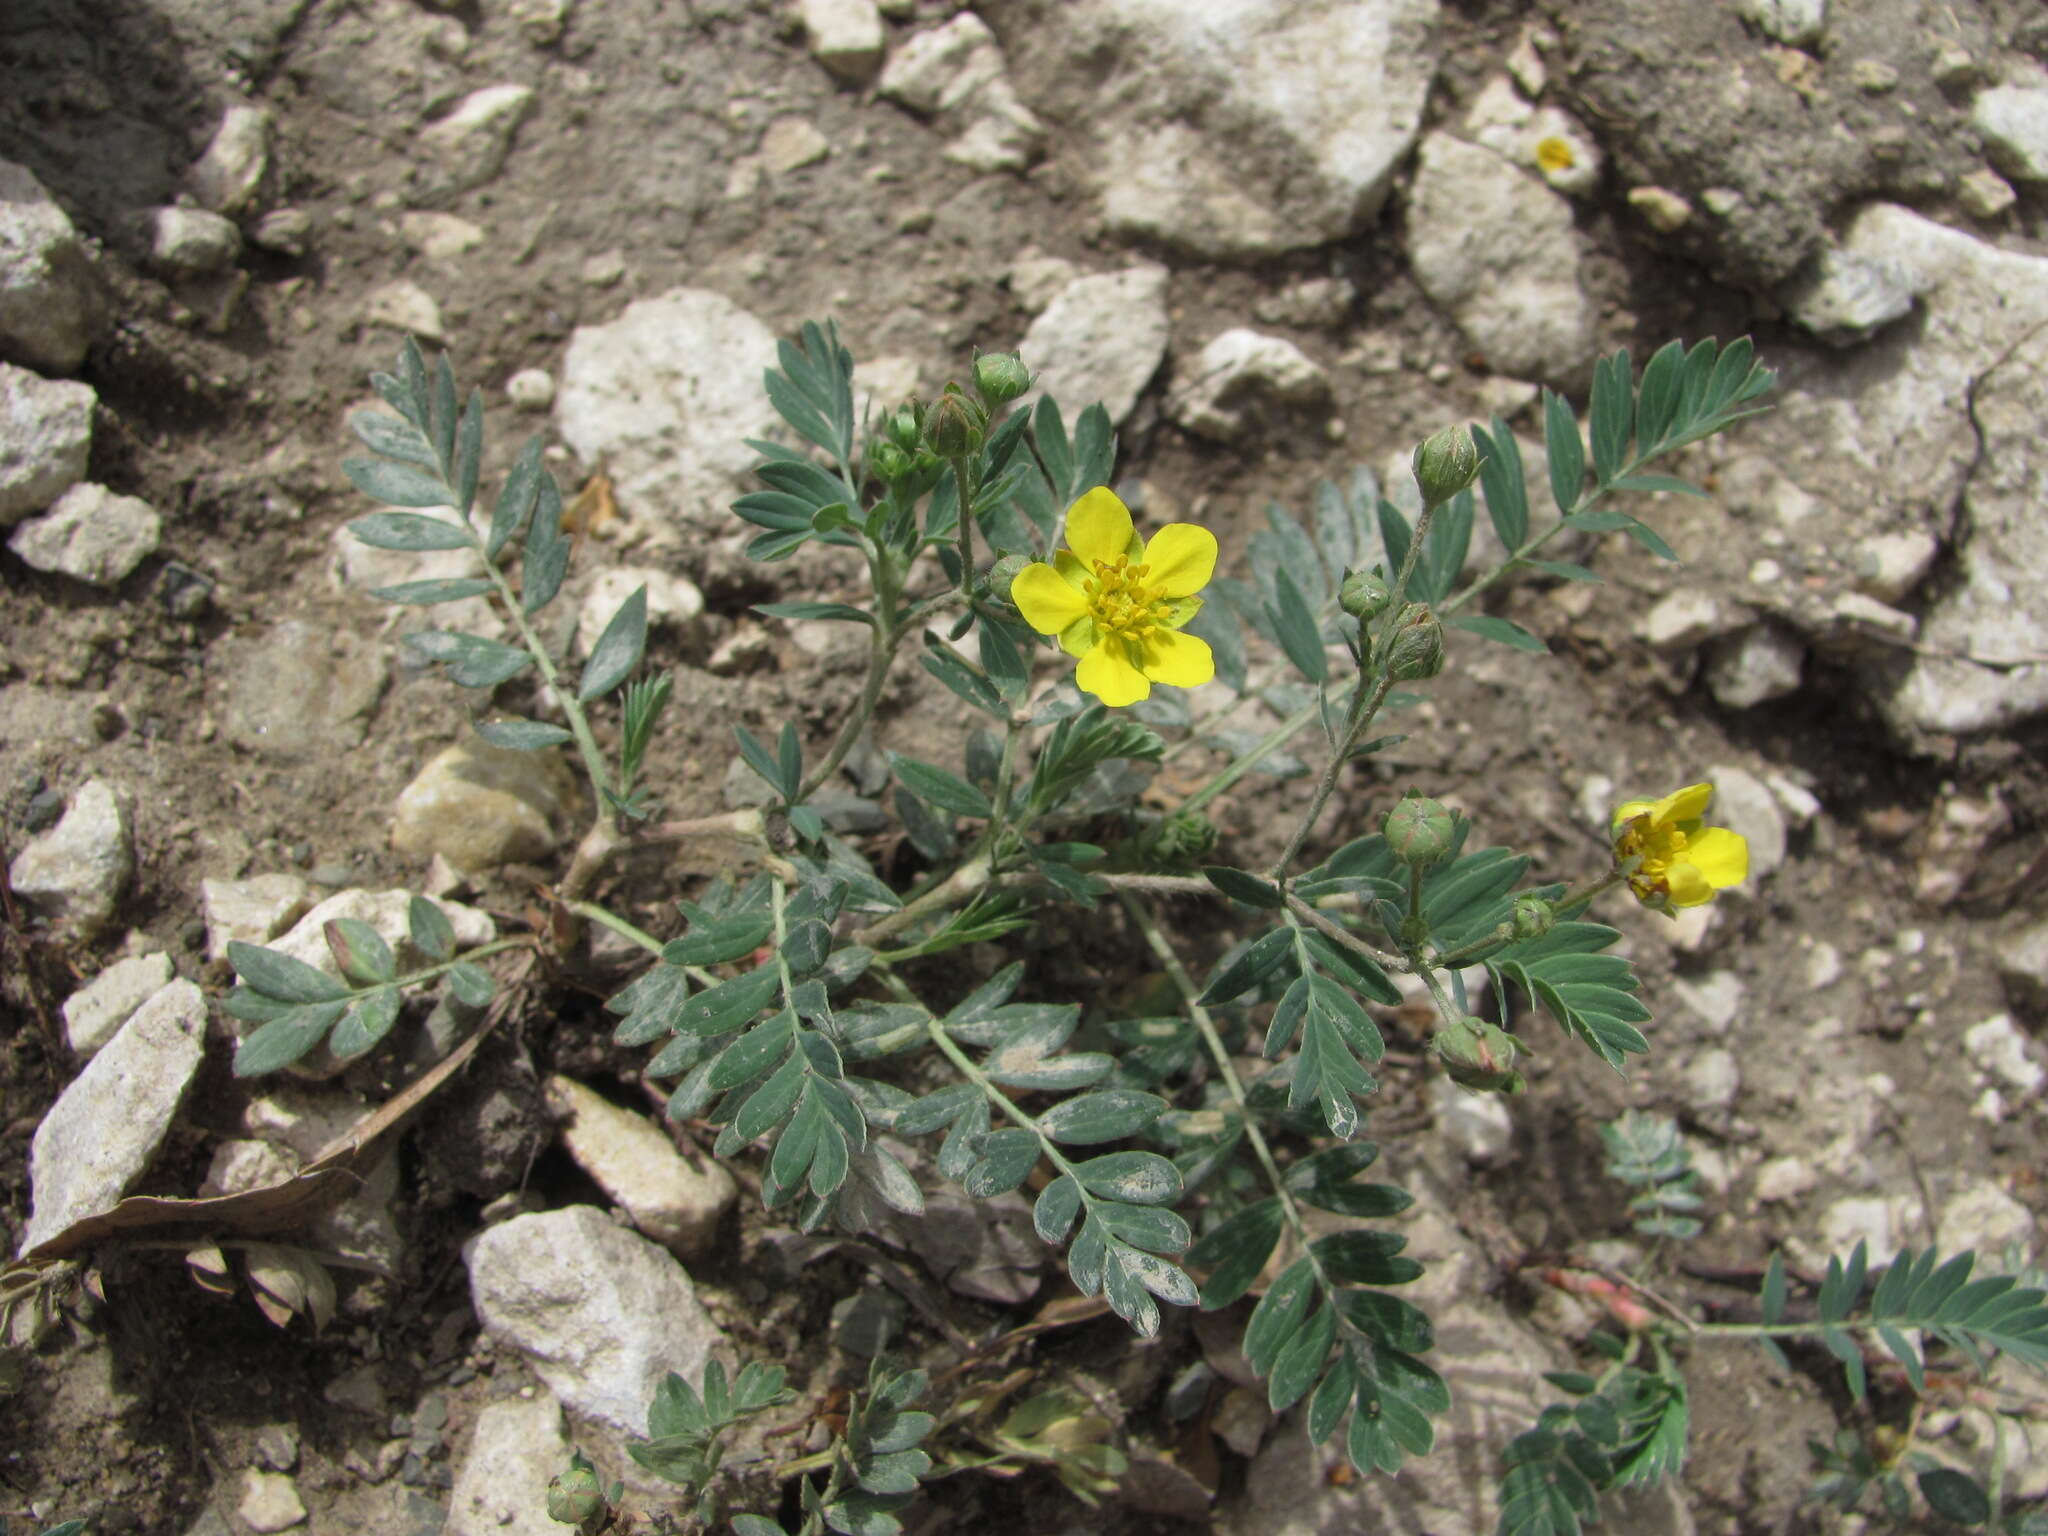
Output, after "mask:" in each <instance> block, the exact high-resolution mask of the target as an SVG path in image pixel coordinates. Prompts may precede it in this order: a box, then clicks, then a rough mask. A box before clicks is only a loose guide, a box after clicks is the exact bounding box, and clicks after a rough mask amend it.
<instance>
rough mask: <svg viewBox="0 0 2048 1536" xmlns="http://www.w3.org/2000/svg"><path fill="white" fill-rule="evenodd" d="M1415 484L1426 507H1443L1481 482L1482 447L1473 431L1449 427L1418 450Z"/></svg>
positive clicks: (1426, 441) (1415, 463) (1427, 440)
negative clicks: (1473, 435) (1468, 488)
mask: <svg viewBox="0 0 2048 1536" xmlns="http://www.w3.org/2000/svg"><path fill="white" fill-rule="evenodd" d="M1414 468H1415V483H1416V484H1417V485H1418V486H1420V487H1421V488H1422V502H1423V505H1424V506H1429V507H1440V506H1442V505H1443V504H1444V503H1445V502H1447V501H1449V500H1450V499H1451V498H1452V497H1453V496H1455V495H1457V494H1458V492H1460V491H1462V490H1464V489H1465V488H1466V487H1467V486H1469V485H1470V484H1471V483H1472V482H1473V481H1474V480H1477V479H1478V478H1479V445H1478V444H1477V443H1475V442H1473V441H1472V429H1471V428H1469V427H1466V426H1463V425H1459V426H1455V427H1446V428H1444V430H1443V431H1441V432H1439V433H1437V434H1436V436H1434V437H1431V438H1428V439H1426V440H1425V441H1424V442H1423V444H1422V446H1421V447H1419V448H1417V449H1416V450H1415V459H1414Z"/></svg>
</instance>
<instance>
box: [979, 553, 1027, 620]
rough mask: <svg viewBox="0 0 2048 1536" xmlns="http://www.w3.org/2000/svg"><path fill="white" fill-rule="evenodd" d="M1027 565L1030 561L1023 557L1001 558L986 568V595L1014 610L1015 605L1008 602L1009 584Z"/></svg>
mask: <svg viewBox="0 0 2048 1536" xmlns="http://www.w3.org/2000/svg"><path fill="white" fill-rule="evenodd" d="M1029 564H1031V560H1030V558H1029V557H1028V556H1025V555H1005V556H1003V558H1002V559H1000V560H998V561H997V562H996V563H995V564H994V565H992V566H990V567H989V568H988V595H989V596H990V597H992V598H994V599H995V600H996V601H997V602H999V603H1009V604H1010V606H1011V607H1013V608H1014V607H1015V606H1016V604H1015V603H1011V602H1010V583H1011V582H1013V581H1015V580H1016V579H1017V573H1018V572H1020V571H1022V570H1023V569H1024V567H1025V566H1027V565H1029Z"/></svg>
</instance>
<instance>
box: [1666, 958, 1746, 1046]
mask: <svg viewBox="0 0 2048 1536" xmlns="http://www.w3.org/2000/svg"><path fill="white" fill-rule="evenodd" d="M1671 990H1672V992H1673V993H1674V994H1675V995H1676V996H1677V998H1678V1000H1679V1001H1680V1002H1681V1003H1684V1004H1685V1006H1686V1007H1687V1008H1689V1009H1691V1010H1692V1012H1693V1014H1694V1016H1695V1017H1697V1018H1698V1019H1699V1021H1700V1022H1701V1023H1702V1024H1704V1025H1705V1026H1706V1032H1707V1033H1708V1034H1713V1035H1725V1034H1727V1033H1728V1031H1729V1029H1730V1028H1731V1027H1732V1026H1733V1025H1734V1023H1735V1018H1736V1015H1737V1014H1739V1013H1741V1012H1742V1005H1743V1002H1744V1001H1745V999H1746V998H1747V996H1748V990H1749V989H1748V988H1747V987H1745V986H1744V985H1743V984H1742V978H1741V977H1740V976H1737V975H1736V974H1735V973H1734V972H1733V971H1709V972H1707V974H1706V975H1704V976H1701V977H1699V978H1698V979H1697V980H1695V979H1693V978H1691V977H1685V976H1680V977H1677V978H1676V979H1674V980H1673V981H1672V983H1671Z"/></svg>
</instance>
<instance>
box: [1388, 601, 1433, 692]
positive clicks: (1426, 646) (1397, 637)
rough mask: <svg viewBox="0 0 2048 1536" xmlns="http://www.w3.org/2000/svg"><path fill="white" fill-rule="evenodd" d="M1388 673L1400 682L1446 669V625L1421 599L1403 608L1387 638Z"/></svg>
mask: <svg viewBox="0 0 2048 1536" xmlns="http://www.w3.org/2000/svg"><path fill="white" fill-rule="evenodd" d="M1386 655H1387V675H1388V676H1389V677H1391V678H1393V679H1394V681H1396V682H1399V683H1415V682H1420V681H1422V680H1423V679H1424V678H1429V677H1435V676H1436V675H1437V673H1439V672H1441V671H1443V669H1444V627H1443V625H1442V624H1441V623H1440V622H1439V621H1438V619H1437V616H1436V615H1435V614H1434V613H1432V612H1430V610H1429V609H1428V608H1427V607H1426V606H1424V605H1423V604H1421V603H1410V604H1409V605H1408V606H1407V607H1406V608H1403V609H1402V610H1401V616H1400V618H1399V620H1397V621H1396V623H1395V625H1394V632H1393V634H1392V635H1391V636H1390V637H1389V638H1388V640H1387V651H1386Z"/></svg>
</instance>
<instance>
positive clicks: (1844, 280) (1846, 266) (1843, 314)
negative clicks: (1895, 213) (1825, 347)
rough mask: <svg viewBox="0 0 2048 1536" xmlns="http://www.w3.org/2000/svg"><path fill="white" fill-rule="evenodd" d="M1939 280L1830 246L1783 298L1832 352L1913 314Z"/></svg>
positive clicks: (1904, 266) (1900, 264)
mask: <svg viewBox="0 0 2048 1536" xmlns="http://www.w3.org/2000/svg"><path fill="white" fill-rule="evenodd" d="M1933 286H1934V279H1933V278H1932V277H1930V276H1929V275H1928V274H1927V273H1925V272H1922V271H1920V270H1919V269H1918V268H1916V267H1912V266H1909V265H1907V264H1906V263H1905V262H1902V261H1895V260H1889V259H1887V258H1885V257H1881V256H1874V255H1870V254H1868V253H1864V252H1855V253H1851V252H1848V251H1844V250H1842V249H1841V248H1840V247H1839V246H1828V247H1826V248H1825V249H1823V250H1822V251H1821V252H1820V253H1819V254H1818V255H1817V256H1815V257H1814V258H1813V260H1812V261H1811V262H1810V263H1809V265H1808V267H1807V270H1806V271H1804V272H1803V273H1801V275H1800V276H1799V278H1798V279H1797V280H1795V281H1794V282H1793V283H1792V284H1790V285H1789V286H1788V287H1787V289H1786V291H1785V294H1784V295H1783V298H1784V304H1785V308H1786V309H1787V310H1789V311H1790V312H1791V315H1792V318H1793V319H1794V320H1797V321H1798V322H1799V323H1800V324H1801V325H1803V326H1805V327H1806V329H1808V330H1809V331H1811V332H1813V334H1814V335H1816V336H1818V337H1819V338H1820V339H1821V340H1822V341H1825V342H1827V343H1829V344H1830V345H1832V346H1837V347H1848V346H1854V345H1855V344H1856V343H1858V342H1860V341H1865V340H1868V339H1869V338H1870V337H1871V336H1872V335H1874V334H1875V333H1876V332H1878V331H1880V330H1882V329H1883V328H1884V327H1885V326H1887V325H1890V324H1891V323H1892V322H1893V321H1895V320H1903V319H1904V318H1905V317H1906V316H1907V315H1909V314H1911V313H1912V312H1913V304H1914V301H1915V300H1916V299H1918V298H1919V297H1920V295H1921V294H1923V293H1925V292H1926V291H1927V290H1928V289H1929V288H1931V287H1933Z"/></svg>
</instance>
